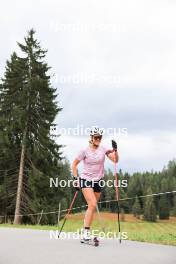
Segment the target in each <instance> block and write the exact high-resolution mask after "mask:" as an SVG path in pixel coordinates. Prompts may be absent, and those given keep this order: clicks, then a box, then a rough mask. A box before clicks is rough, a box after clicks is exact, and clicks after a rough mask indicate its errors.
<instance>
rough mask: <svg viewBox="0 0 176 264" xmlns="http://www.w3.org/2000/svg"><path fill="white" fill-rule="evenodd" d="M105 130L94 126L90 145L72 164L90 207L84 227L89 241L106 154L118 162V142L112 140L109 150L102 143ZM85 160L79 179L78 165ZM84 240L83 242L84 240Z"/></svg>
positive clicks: (75, 177) (75, 179)
mask: <svg viewBox="0 0 176 264" xmlns="http://www.w3.org/2000/svg"><path fill="white" fill-rule="evenodd" d="M102 135H103V131H102V130H101V129H99V128H97V127H94V128H93V129H92V130H91V132H90V141H89V146H88V147H87V148H85V149H83V150H81V151H80V153H79V154H78V156H77V157H76V159H75V160H74V161H73V164H72V172H73V176H74V185H77V186H79V188H81V189H82V193H83V196H84V198H85V200H86V202H87V205H88V208H87V211H86V214H85V218H84V229H83V237H82V240H83V241H85V242H87V241H89V240H91V239H92V237H91V232H90V227H91V224H92V221H93V216H94V212H95V209H96V206H97V203H98V201H99V199H100V195H101V186H100V180H101V179H102V178H103V176H104V162H105V156H107V157H108V158H109V159H110V160H111V161H113V162H118V159H119V156H118V153H117V144H116V142H115V141H114V140H112V148H113V150H108V149H107V148H105V147H104V146H102V145H100V143H101V139H102ZM80 161H83V165H84V166H83V171H82V173H81V175H80V177H79V179H78V170H77V166H78V164H79V163H80ZM83 241H82V242H83Z"/></svg>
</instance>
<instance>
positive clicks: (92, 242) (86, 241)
mask: <svg viewBox="0 0 176 264" xmlns="http://www.w3.org/2000/svg"><path fill="white" fill-rule="evenodd" d="M80 242H81V243H82V244H86V245H90V246H94V247H98V246H99V240H98V238H97V237H94V238H91V239H84V238H83V239H81V241H80Z"/></svg>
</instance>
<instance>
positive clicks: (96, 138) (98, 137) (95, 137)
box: [93, 136, 102, 140]
mask: <svg viewBox="0 0 176 264" xmlns="http://www.w3.org/2000/svg"><path fill="white" fill-rule="evenodd" d="M93 138H94V139H95V140H101V139H102V136H94V137H93Z"/></svg>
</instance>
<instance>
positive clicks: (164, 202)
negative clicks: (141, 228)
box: [159, 195, 170, 219]
mask: <svg viewBox="0 0 176 264" xmlns="http://www.w3.org/2000/svg"><path fill="white" fill-rule="evenodd" d="M169 214H170V213H169V201H168V197H167V196H166V195H162V196H161V197H160V199H159V219H169Z"/></svg>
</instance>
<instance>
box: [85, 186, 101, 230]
mask: <svg viewBox="0 0 176 264" xmlns="http://www.w3.org/2000/svg"><path fill="white" fill-rule="evenodd" d="M82 193H83V195H84V198H85V200H86V202H87V205H88V208H87V211H86V214H85V218H84V227H90V226H91V224H92V221H93V216H94V212H95V209H96V205H97V199H98V196H97V195H96V194H95V193H94V191H93V189H92V188H82Z"/></svg>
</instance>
